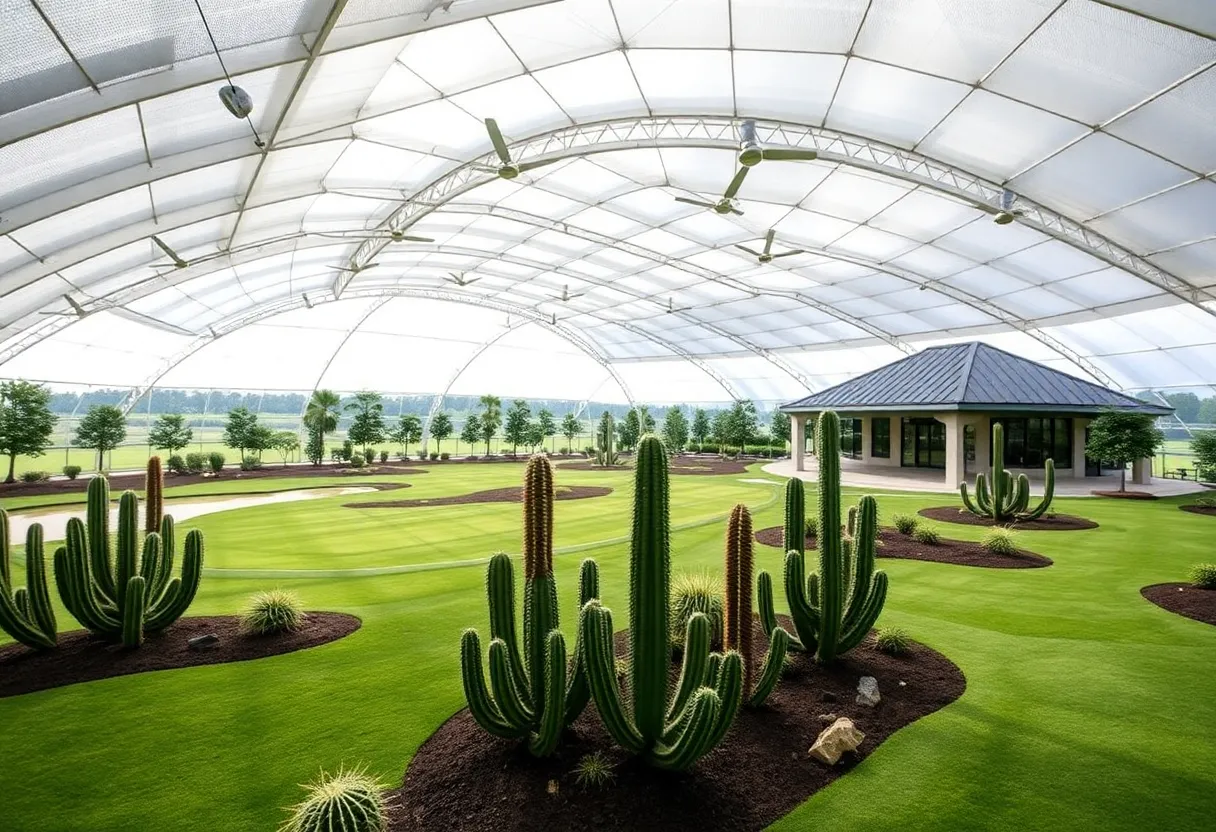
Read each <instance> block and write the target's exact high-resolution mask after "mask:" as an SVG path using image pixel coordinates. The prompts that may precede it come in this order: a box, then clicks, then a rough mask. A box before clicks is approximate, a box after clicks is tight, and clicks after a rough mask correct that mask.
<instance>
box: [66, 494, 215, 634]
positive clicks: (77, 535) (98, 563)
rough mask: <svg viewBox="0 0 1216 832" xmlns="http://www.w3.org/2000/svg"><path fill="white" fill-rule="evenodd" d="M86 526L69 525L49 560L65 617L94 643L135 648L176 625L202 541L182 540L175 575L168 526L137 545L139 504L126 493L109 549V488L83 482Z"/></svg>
mask: <svg viewBox="0 0 1216 832" xmlns="http://www.w3.org/2000/svg"><path fill="white" fill-rule="evenodd" d="M85 518H86V519H85V522H81V520H80V518H78V517H73V518H71V519H69V520H68V526H67V539H66V545H65V546H61V547H60V548H59V549H58V550H57V551H56V552H55V584H56V586H57V587H58V589H59V597H60V600H62V601H63V605H64V607H66V608H67V610H68V612H69V613H71V614H72V617H73V618H75V619H76V620H77V621H79V622H80V623H81V624H82V625H83V626H85V627H87V628H88V629H89V630H92V631H93V632H94V633H96V634H97V635H99V636H101V637H103V638H107V639H111V640H115V641H121V642H122V644H123V645H124V646H126V647H138V646H139V645H140V644H142V643H143V639H144V636H145V635H146V634H148V633H155V632H158V631H160V630H163V629H165V628H166V627H168V626H169V625H170V624H172V623H173V622H175V621H177V619H179V618H181V616H182V614H183V613H185V611H186V610H187V608H189V606H190V604H191V602H193V601H194V596H195V594H196V593H197V592H198V585H199V581H200V580H201V578H202V571H203V533H202V532H200V531H197V530H195V531H191V532H190V533H189V534H188V535H186V542H185V555H184V557H183V559H182V566H181V574H180V576H179V577H173V576H172V572H173V561H174V560H175V558H176V552H175V545H174V526H173V518H172V517H169V516H165V517H163V518H161V521H160V531H159V532H151V533H149V534H147V535H145V536H144V539H143V544H142V546H141V545H140V540H139V499H138V498H137V497H136V496H135V493H134V492H133V491H127V492H125V493H124V494H123V495H122V497H121V498H120V500H119V503H118V529H117V533H116V535H115V541H114V546H113V549H111V545H110V486H109V483H108V482H107V481H106V479H105V477H100V476H99V477H94V478H93V479H92V480H91V481H90V482H89V490H88V501H87V504H86V511H85Z"/></svg>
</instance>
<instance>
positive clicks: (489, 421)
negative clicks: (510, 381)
mask: <svg viewBox="0 0 1216 832" xmlns="http://www.w3.org/2000/svg"><path fill="white" fill-rule="evenodd" d="M477 421H478V424H480V425H481V437H482V439H484V440H485V441H486V456H489V455H490V440H491V439H493V438H494V434H496V433H498V428H499V426H500V425H502V399H500V398H498V396H491V395H490V394H488V393H487V394H486V395H484V396H482V397H481V416H480V417H478V419H477Z"/></svg>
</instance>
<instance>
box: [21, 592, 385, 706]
mask: <svg viewBox="0 0 1216 832" xmlns="http://www.w3.org/2000/svg"><path fill="white" fill-rule="evenodd" d="M362 625H363V622H362V621H360V620H359V619H358V618H356V617H355V616H353V615H346V614H345V613H339V612H310V613H308V617H307V618H306V619H305V623H304V626H303V627H302V628H301V629H300V630H299V631H297V632H294V633H283V634H280V635H276V636H252V635H245V634H243V633H241V632H240V619H239V618H238V617H237V616H235V615H217V616H201V617H198V618H183V619H181V620H179V621H178V622H177V623H176V624H173V625H172V626H171V627H169V628H168V629H167V630H164V631H163V632H160V633H157V634H155V635H151V636H148V638H147V639H146V640H145V641H144V644H143V646H142V647H140V648H138V649H136V650H126V649H124V648H122V647H121V646H118V645H114V644H111V643H110V642H107V641H103V640H102V639H100V638H98V637H97V636H95V635H93V634H92V633H90V632H89V631H88V630H76V631H73V632H70V633H66V634H61V635H60V636H59V646H58V647H57V648H55V649H54V650H46V651H37V650H31V649H29V648H28V647H25V646H23V645H20V644H12V645H8V646H7V647H3V648H0V698H4V697H7V696H19V695H21V694H23V693H32V692H33V691H37V690H47V689H49V688H58V687H63V686H64V685H74V684H77V683H78V682H92V681H96V680H97V679H108V678H110V677H112V676H129V675H131V674H133V673H146V672H148V671H152V670H172V669H174V668H179V667H197V666H199V665H205V664H226V663H228V662H243V661H249V660H250V659H262V658H265V657H267V656H278V655H281V654H283V653H294V652H295V651H297V650H305V649H307V648H309V647H316V646H318V645H321V644H328V643H329V642H331V641H337V640H338V639H340V638H344V637H346V636H348V635H350V634H351V633H353V632H355V630H358V629H359V628H360V627H361V626H362ZM208 633H214V634H215V635H217V636H219V639H220V640H219V643H218V644H216V645H215V646H214V647H211V648H210V649H208V650H190V649H189V648H188V647H187V642H189V640H190V639H192V638H195V637H196V636H202V635H207V634H208Z"/></svg>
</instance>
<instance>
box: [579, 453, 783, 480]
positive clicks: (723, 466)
mask: <svg viewBox="0 0 1216 832" xmlns="http://www.w3.org/2000/svg"><path fill="white" fill-rule="evenodd" d="M763 461H764V460H762V459H755V460H749V461H747V462H744V461H743V460H738V459H719V458H717V457H709V458H702V457H697V456H678V457H675V458H674V459H672V460H671V463H670V464H669V465H668V468H667V470H668V473H670V474H672V475H676V476H686V477H688V476H703V477H706V476H708V477H712V476H720V475H725V474H746V473H747V466H748V465H752V464H755V463H756V462H763ZM557 467H558V470H560V471H600V472H611V471H632V470H633V466H632V465H612V466H609V467H604V466H603V465H596V464H595V463H594V462H573V463H566V464H564V465H559V466H557Z"/></svg>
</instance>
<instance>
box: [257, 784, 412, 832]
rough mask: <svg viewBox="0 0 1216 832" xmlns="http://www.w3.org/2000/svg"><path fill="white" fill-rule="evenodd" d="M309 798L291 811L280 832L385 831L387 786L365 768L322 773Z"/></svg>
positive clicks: (386, 822)
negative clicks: (385, 787) (385, 790)
mask: <svg viewBox="0 0 1216 832" xmlns="http://www.w3.org/2000/svg"><path fill="white" fill-rule="evenodd" d="M305 788H306V789H307V790H308V795H307V796H306V797H305V798H304V800H303V801H301V802H300V803H298V804H296V805H295V806H293V807H292V808H291V817H290V818H288V820H287V822H286V823H284V824H283V826H282V827H281V830H280V832H384V830H386V829H388V808H389V807H388V802H387V801H386V800H385V799H384V786H383V785H382V784H381V783H380V782H379V781H377V780H376V779H375V778H374V777H372V776H371V775H369V774H368V773H367V771H366V770H365V769H340V770H339V771H338V772H337V773H336V774H325V773H324V772H322V773H321V776H320V777H318V778H317V779H316V780H315V781H313V782H312V783H309V784H308V785H307V786H306V787H305Z"/></svg>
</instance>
